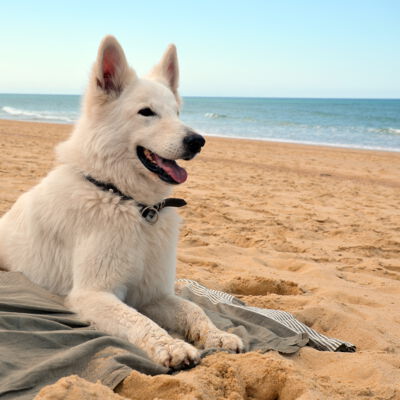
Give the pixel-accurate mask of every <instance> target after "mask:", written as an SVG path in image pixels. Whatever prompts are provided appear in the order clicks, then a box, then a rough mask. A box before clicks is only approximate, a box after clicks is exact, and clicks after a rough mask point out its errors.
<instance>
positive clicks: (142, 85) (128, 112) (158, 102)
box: [59, 36, 205, 200]
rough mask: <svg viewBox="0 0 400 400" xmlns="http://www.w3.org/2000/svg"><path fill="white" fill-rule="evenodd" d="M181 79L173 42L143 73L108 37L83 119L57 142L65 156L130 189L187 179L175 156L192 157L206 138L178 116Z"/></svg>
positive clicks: (158, 188) (159, 188) (157, 188)
mask: <svg viewBox="0 0 400 400" xmlns="http://www.w3.org/2000/svg"><path fill="white" fill-rule="evenodd" d="M178 81H179V69H178V59H177V54H176V48H175V46H174V45H170V46H169V47H168V49H167V50H166V52H165V54H164V55H163V57H162V59H161V61H160V62H159V63H158V64H157V65H156V66H155V67H154V68H153V69H152V71H151V72H150V74H149V75H147V76H146V77H145V78H142V79H140V78H138V76H137V75H136V73H135V71H134V70H133V69H132V68H130V67H129V65H128V63H127V61H126V58H125V54H124V51H123V50H122V47H121V46H120V44H119V43H118V42H117V40H116V39H115V38H114V37H112V36H107V37H106V38H104V39H103V41H102V43H101V44H100V47H99V50H98V56H97V60H96V62H95V64H94V66H93V70H92V74H91V78H90V82H89V87H88V90H87V93H86V96H85V100H84V105H83V113H82V116H81V119H80V120H79V121H78V123H77V126H76V128H75V130H74V132H73V134H72V136H71V138H70V139H69V140H68V141H67V142H65V143H64V144H63V145H61V146H60V147H59V154H60V158H61V160H64V161H65V160H66V159H67V161H69V162H71V161H72V162H73V163H74V164H79V165H78V167H80V168H82V169H84V170H85V172H86V173H89V174H92V175H94V176H95V177H96V178H98V179H101V180H105V181H110V183H113V184H115V185H117V186H120V187H121V189H122V190H124V191H127V193H128V194H132V195H135V193H134V192H135V188H137V186H138V185H139V186H140V185H147V187H149V189H152V190H155V191H156V192H157V191H158V192H162V191H163V190H164V191H165V187H166V186H170V185H171V184H172V185H173V184H179V183H183V182H184V181H185V180H186V178H187V173H186V171H185V170H184V169H183V168H182V167H180V166H179V165H178V164H177V162H176V160H178V159H184V160H190V159H192V158H193V157H194V156H195V155H196V154H197V153H199V152H200V150H201V148H202V146H203V145H204V143H205V140H204V138H203V137H202V136H201V135H199V134H197V133H196V132H194V131H193V130H192V129H190V128H188V127H187V126H185V125H184V124H183V123H182V122H181V121H180V119H179V108H180V104H181V102H180V97H179V94H178ZM71 152H73V153H74V154H75V155H74V156H72V155H71V154H72V153H71ZM144 200H146V199H144Z"/></svg>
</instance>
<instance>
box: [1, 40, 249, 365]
mask: <svg viewBox="0 0 400 400" xmlns="http://www.w3.org/2000/svg"><path fill="white" fill-rule="evenodd" d="M177 89H178V61H177V55H176V49H175V46H173V45H171V46H170V47H169V48H168V49H167V51H166V53H165V54H164V56H163V58H162V60H161V62H160V63H159V64H158V65H156V67H154V69H153V70H152V72H151V73H150V74H149V75H148V76H147V77H146V78H145V79H139V78H138V77H137V76H136V73H135V71H134V70H133V69H131V68H130V67H129V66H128V64H127V61H126V58H125V55H124V52H123V50H122V48H121V46H120V45H119V43H118V42H117V41H116V39H115V38H114V37H112V36H107V37H106V38H105V39H104V40H103V41H102V43H101V45H100V47H99V51H98V57H97V61H96V63H95V64H94V67H93V71H92V74H91V78H90V83H89V87H88V89H87V93H86V96H85V99H84V103H83V110H82V115H81V118H80V120H79V121H78V122H77V124H76V126H75V129H74V130H73V132H72V134H71V136H70V138H69V139H68V140H67V141H65V142H64V143H61V144H60V145H59V146H58V148H57V155H58V161H59V165H58V166H57V167H56V168H55V169H54V170H53V171H51V172H50V173H49V174H48V176H47V177H46V178H44V179H43V180H42V181H41V182H40V183H39V184H38V185H37V186H35V187H33V188H32V189H31V190H30V191H29V192H27V193H25V194H23V195H22V196H21V197H20V198H19V199H18V200H17V202H16V203H15V204H14V206H13V207H12V208H11V210H9V211H8V212H7V213H6V214H5V215H4V216H3V217H2V218H1V219H0V264H1V265H2V266H3V267H5V269H7V270H12V271H20V272H22V273H24V274H25V275H26V276H27V277H28V278H29V279H30V280H32V281H33V282H35V283H37V284H38V285H40V286H42V287H44V288H46V289H48V290H50V291H52V292H54V293H57V294H60V295H67V302H68V303H67V304H68V305H69V307H70V308H71V309H72V310H73V311H76V312H77V313H79V315H80V316H81V317H82V318H84V319H86V320H88V321H91V322H92V323H94V324H95V325H96V326H97V328H98V329H100V330H102V331H105V332H107V333H109V334H112V335H116V336H119V337H121V338H125V339H127V340H129V341H130V342H132V343H133V344H135V345H137V346H139V347H140V348H142V349H143V350H144V351H146V352H147V353H148V355H149V356H150V357H151V358H152V359H153V360H154V361H156V362H158V363H160V364H163V365H165V366H168V367H179V366H180V365H182V364H185V363H186V364H188V363H196V362H198V360H199V353H198V350H197V349H196V348H195V347H193V346H192V345H190V344H188V343H186V342H185V341H182V340H178V339H174V338H172V337H171V336H170V335H169V334H168V333H167V332H166V331H165V330H164V329H168V330H171V331H176V332H180V333H181V334H184V336H185V337H186V339H187V340H188V341H190V342H192V343H194V344H195V345H197V346H198V347H200V348H207V347H223V348H226V349H230V350H234V351H241V350H242V348H243V345H242V342H241V340H240V339H239V338H238V337H237V336H235V335H232V334H229V333H226V332H222V331H220V330H218V329H217V328H216V327H215V326H214V325H213V324H212V323H211V321H210V320H209V319H208V318H207V317H206V315H205V314H204V312H203V311H202V310H201V309H200V308H199V307H198V306H196V305H195V304H193V303H191V302H189V301H186V300H183V299H182V298H180V297H177V296H176V295H175V293H174V282H175V259H176V246H177V240H178V228H179V221H180V220H179V217H178V215H177V213H176V211H175V209H173V208H165V209H163V210H162V211H161V213H160V217H159V220H158V222H157V223H156V224H155V225H150V224H149V223H148V222H147V221H146V220H145V219H144V218H143V217H142V216H141V215H140V214H139V209H138V207H137V206H136V205H135V203H134V202H133V201H125V200H122V199H121V198H120V197H119V196H116V195H115V194H112V193H109V192H105V191H102V190H101V189H99V188H98V187H96V186H95V185H93V184H92V183H90V182H88V181H87V180H86V179H85V178H84V175H91V176H92V177H94V178H96V179H98V180H101V181H104V182H109V183H113V184H114V185H115V186H117V187H118V188H119V189H120V190H121V191H122V192H124V193H125V194H127V195H129V196H131V197H133V198H134V199H135V200H136V201H137V202H139V203H144V204H155V203H157V202H159V201H161V200H163V199H164V198H166V197H168V195H169V194H170V193H171V185H169V184H168V183H165V182H163V181H161V180H160V179H159V177H158V176H157V175H156V174H154V173H152V172H150V171H149V170H147V169H146V168H145V167H144V166H143V164H142V163H141V162H140V161H139V159H138V157H137V155H136V147H137V146H138V145H141V146H143V147H146V148H150V149H151V150H152V151H153V152H155V153H157V154H159V155H161V156H162V157H163V158H167V159H178V158H181V157H182V155H183V152H184V148H183V144H182V143H183V138H184V137H185V135H186V134H187V132H188V128H186V127H185V126H184V125H183V124H182V122H181V121H180V120H179V118H178V111H179V106H180V99H179V95H178V91H177ZM143 107H151V108H152V109H153V110H154V111H156V113H157V115H158V116H157V117H152V118H147V117H144V116H142V115H139V114H138V110H140V109H142V108H143ZM161 326H162V327H161ZM163 328H164V329H163Z"/></svg>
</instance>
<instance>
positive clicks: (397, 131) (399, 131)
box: [387, 128, 400, 135]
mask: <svg viewBox="0 0 400 400" xmlns="http://www.w3.org/2000/svg"><path fill="white" fill-rule="evenodd" d="M387 130H388V132H389V133H391V134H393V135H400V129H397V128H388V129H387Z"/></svg>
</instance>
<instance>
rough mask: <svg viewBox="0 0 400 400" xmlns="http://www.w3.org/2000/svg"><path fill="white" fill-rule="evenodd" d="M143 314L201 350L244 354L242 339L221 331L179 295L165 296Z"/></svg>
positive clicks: (143, 310)
mask: <svg viewBox="0 0 400 400" xmlns="http://www.w3.org/2000/svg"><path fill="white" fill-rule="evenodd" d="M141 311H142V312H143V313H144V314H145V315H147V316H148V317H149V318H151V319H152V320H154V321H157V323H158V324H160V325H161V326H163V327H164V328H166V329H168V330H171V331H175V332H179V333H180V334H182V335H184V336H185V338H186V339H187V340H189V341H190V342H192V343H194V344H195V345H197V346H198V347H200V348H205V349H207V348H213V347H217V348H223V349H227V350H231V351H235V352H238V353H239V352H241V351H243V343H242V340H241V339H240V338H239V337H238V336H236V335H233V334H231V333H228V332H224V331H221V330H220V329H218V328H217V327H216V326H215V325H214V324H213V323H212V322H211V321H210V319H209V318H208V317H207V315H206V314H205V313H204V311H203V310H202V309H201V308H200V307H199V306H198V305H197V304H194V303H192V302H191V301H188V300H185V299H182V298H181V297H178V296H176V295H169V296H164V297H162V298H161V299H160V300H158V301H157V302H156V303H153V304H148V305H147V306H145V307H143V309H142V310H141Z"/></svg>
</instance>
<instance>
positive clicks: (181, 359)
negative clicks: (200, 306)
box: [68, 290, 199, 368]
mask: <svg viewBox="0 0 400 400" xmlns="http://www.w3.org/2000/svg"><path fill="white" fill-rule="evenodd" d="M68 303H69V305H70V307H71V308H72V310H73V311H75V312H77V313H78V314H79V315H80V317H81V318H83V319H85V320H88V321H91V322H93V323H94V324H95V326H96V328H97V329H99V330H101V331H104V332H106V333H108V334H110V335H115V336H118V337H120V338H125V339H127V340H128V341H130V342H131V343H133V344H134V345H136V346H137V347H139V348H141V349H142V350H144V351H145V352H146V353H147V354H148V355H149V356H150V358H152V359H153V360H154V361H155V362H157V363H159V364H161V365H164V366H166V367H168V368H169V367H175V368H176V367H179V366H181V365H190V364H196V363H198V362H199V354H198V351H197V350H196V349H195V348H194V347H193V346H191V345H190V344H188V343H185V342H184V341H182V340H177V339H173V338H172V337H171V336H169V335H168V333H167V332H166V331H165V330H164V329H162V328H161V327H160V326H158V325H157V324H156V323H155V322H153V321H152V320H150V319H149V318H147V317H146V316H144V315H143V314H141V313H139V312H138V311H137V310H135V309H133V308H131V307H129V306H128V305H126V304H125V303H123V302H121V301H120V300H119V299H118V297H116V296H115V295H114V294H113V293H107V292H104V291H91V290H77V291H73V292H72V293H71V294H70V295H69V296H68Z"/></svg>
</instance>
